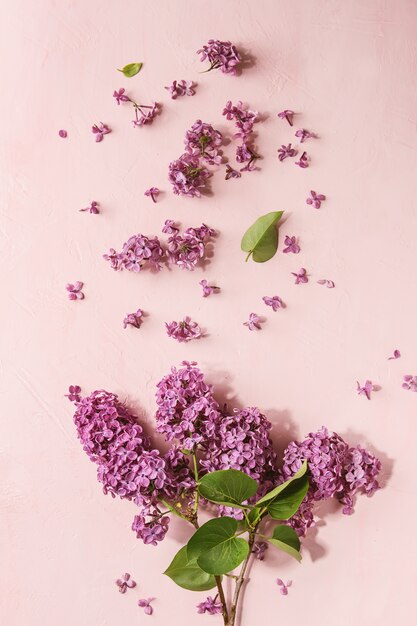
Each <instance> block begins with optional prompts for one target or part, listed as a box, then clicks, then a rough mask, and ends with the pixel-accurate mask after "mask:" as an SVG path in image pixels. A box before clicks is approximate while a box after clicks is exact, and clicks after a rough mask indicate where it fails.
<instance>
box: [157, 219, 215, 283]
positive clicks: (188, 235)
mask: <svg viewBox="0 0 417 626" xmlns="http://www.w3.org/2000/svg"><path fill="white" fill-rule="evenodd" d="M167 221H168V222H170V223H169V224H168V226H167ZM167 221H166V222H165V227H164V228H165V229H166V230H165V232H168V229H169V230H172V231H173V232H172V234H171V237H170V238H169V239H168V259H169V261H170V262H171V263H174V264H175V265H178V267H180V268H181V269H186V270H191V271H192V270H194V268H195V267H196V265H197V264H198V262H199V261H200V260H201V259H204V257H205V254H206V245H207V243H208V242H209V240H210V239H211V238H212V237H213V236H214V235H215V231H214V230H213V229H212V228H210V227H209V226H206V224H202V225H201V226H200V227H199V228H187V230H186V231H184V233H180V232H179V230H178V229H177V228H176V227H174V226H173V222H172V220H167ZM171 222H172V224H171Z"/></svg>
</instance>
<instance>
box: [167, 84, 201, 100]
mask: <svg viewBox="0 0 417 626" xmlns="http://www.w3.org/2000/svg"><path fill="white" fill-rule="evenodd" d="M196 86H197V84H196V83H194V82H193V81H192V80H188V81H186V80H180V81H179V82H177V81H176V80H174V81H172V83H171V85H169V86H168V87H165V89H166V90H167V91H169V93H170V94H171V98H172V99H173V100H176V99H177V98H178V96H194V95H195V88H196Z"/></svg>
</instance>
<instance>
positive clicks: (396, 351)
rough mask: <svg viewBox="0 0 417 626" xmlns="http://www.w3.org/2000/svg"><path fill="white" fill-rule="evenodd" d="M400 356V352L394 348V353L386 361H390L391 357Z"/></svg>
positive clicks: (396, 357)
mask: <svg viewBox="0 0 417 626" xmlns="http://www.w3.org/2000/svg"><path fill="white" fill-rule="evenodd" d="M400 356H401V352H400V351H399V350H394V354H393V355H392V356H389V357H388V361H391V360H392V359H399V358H400Z"/></svg>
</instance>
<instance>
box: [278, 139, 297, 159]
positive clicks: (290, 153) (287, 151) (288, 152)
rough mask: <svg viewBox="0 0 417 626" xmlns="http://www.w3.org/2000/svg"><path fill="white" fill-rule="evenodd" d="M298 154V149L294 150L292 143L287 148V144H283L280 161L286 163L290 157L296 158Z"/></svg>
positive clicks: (279, 156) (279, 151) (279, 155)
mask: <svg viewBox="0 0 417 626" xmlns="http://www.w3.org/2000/svg"><path fill="white" fill-rule="evenodd" d="M296 154H297V149H296V148H293V147H292V145H291V144H290V143H289V144H288V145H287V146H286V145H285V144H282V146H281V147H280V148H278V159H279V160H280V161H284V160H285V159H287V158H288V157H295V156H296Z"/></svg>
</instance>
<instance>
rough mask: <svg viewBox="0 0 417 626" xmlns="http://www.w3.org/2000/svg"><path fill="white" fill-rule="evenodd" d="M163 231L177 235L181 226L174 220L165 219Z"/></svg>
mask: <svg viewBox="0 0 417 626" xmlns="http://www.w3.org/2000/svg"><path fill="white" fill-rule="evenodd" d="M162 232H163V233H166V234H168V235H175V234H176V233H178V232H179V228H177V226H176V225H175V222H174V220H165V222H164V225H163V227H162Z"/></svg>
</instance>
